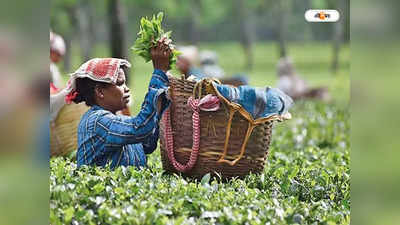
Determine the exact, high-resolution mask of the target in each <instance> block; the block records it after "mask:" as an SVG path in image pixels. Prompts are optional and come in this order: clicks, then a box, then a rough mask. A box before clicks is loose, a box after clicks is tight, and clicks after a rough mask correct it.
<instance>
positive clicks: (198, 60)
mask: <svg viewBox="0 0 400 225" xmlns="http://www.w3.org/2000/svg"><path fill="white" fill-rule="evenodd" d="M178 50H179V51H180V52H181V54H180V55H179V56H178V60H177V62H176V67H177V69H178V70H179V71H180V72H181V73H182V74H184V75H185V78H188V77H190V76H194V77H195V78H196V79H202V78H206V77H214V78H217V79H219V80H220V81H221V82H222V83H223V84H230V85H233V86H240V85H246V84H247V83H248V79H247V77H246V76H244V75H241V74H236V75H234V76H232V77H225V72H224V70H223V69H222V68H221V67H220V66H219V65H218V55H217V53H215V52H213V51H210V50H205V51H202V52H200V54H199V51H198V49H197V47H196V46H193V45H191V46H181V47H178Z"/></svg>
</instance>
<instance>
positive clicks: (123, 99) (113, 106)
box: [98, 68, 130, 113]
mask: <svg viewBox="0 0 400 225" xmlns="http://www.w3.org/2000/svg"><path fill="white" fill-rule="evenodd" d="M99 97H100V98H98V101H99V102H98V103H99V105H100V106H102V107H104V108H105V109H107V110H109V111H111V112H113V113H116V112H117V111H119V110H122V109H124V108H126V107H127V106H128V103H129V99H130V91H129V88H128V87H127V86H126V83H125V73H124V70H123V69H122V68H120V69H119V71H118V78H117V82H116V84H111V85H108V86H107V87H106V88H102V91H101V93H100V96H99Z"/></svg>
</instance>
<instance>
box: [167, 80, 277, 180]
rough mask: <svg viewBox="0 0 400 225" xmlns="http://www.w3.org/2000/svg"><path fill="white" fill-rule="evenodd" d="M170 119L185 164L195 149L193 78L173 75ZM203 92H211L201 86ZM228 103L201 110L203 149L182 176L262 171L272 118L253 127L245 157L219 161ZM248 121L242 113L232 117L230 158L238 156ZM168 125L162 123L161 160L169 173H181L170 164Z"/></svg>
mask: <svg viewBox="0 0 400 225" xmlns="http://www.w3.org/2000/svg"><path fill="white" fill-rule="evenodd" d="M169 80H170V96H171V99H172V104H171V106H170V119H171V126H172V130H173V137H174V152H175V158H176V160H177V161H178V162H180V163H182V164H185V163H186V162H187V161H188V160H189V157H190V153H191V150H192V143H193V139H192V113H193V111H192V109H191V108H190V107H189V106H188V105H187V101H188V98H189V97H190V96H192V94H193V89H194V86H195V82H194V81H189V80H185V79H178V78H174V77H170V79H169ZM202 93H203V95H202V96H204V95H206V94H208V93H207V91H206V89H205V88H203V89H202ZM228 107H229V106H228V105H227V104H225V103H221V107H220V109H219V110H218V111H216V112H205V111H200V135H201V137H200V149H199V156H198V159H197V162H196V164H195V165H194V167H193V168H192V169H191V170H190V171H188V172H185V173H184V174H183V175H184V176H188V177H194V178H201V177H202V176H203V175H204V174H206V173H211V174H213V173H214V172H217V173H219V174H220V175H221V176H222V177H224V178H229V177H244V176H246V175H248V174H249V173H250V172H252V173H261V172H262V171H263V169H264V164H265V160H266V157H267V154H268V148H269V144H270V140H271V131H272V125H273V122H272V121H267V122H265V123H263V124H261V125H258V126H256V127H255V128H254V130H253V132H252V134H251V136H250V138H249V140H248V143H247V145H246V150H245V153H244V155H243V157H242V158H241V159H240V160H239V161H238V162H237V163H236V164H235V165H233V166H231V165H229V164H228V163H224V162H217V161H218V160H219V159H220V158H221V156H222V153H223V150H224V145H225V137H226V131H227V125H228V120H229V108H228ZM248 124H249V123H248V121H247V120H246V119H244V118H243V117H242V116H241V115H240V114H239V113H236V114H235V115H234V117H233V120H232V126H231V132H230V138H229V142H228V153H227V155H226V157H225V159H227V160H234V159H236V158H238V155H239V154H240V149H241V147H242V144H243V141H244V137H245V135H246V131H247V129H248ZM164 134H165V124H163V123H161V125H160V142H161V159H162V164H163V168H164V170H165V171H167V172H168V173H178V171H177V170H176V169H175V168H174V167H173V165H172V164H171V163H170V160H169V158H168V155H167V149H166V140H165V139H164Z"/></svg>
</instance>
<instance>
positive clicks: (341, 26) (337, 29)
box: [330, 0, 350, 74]
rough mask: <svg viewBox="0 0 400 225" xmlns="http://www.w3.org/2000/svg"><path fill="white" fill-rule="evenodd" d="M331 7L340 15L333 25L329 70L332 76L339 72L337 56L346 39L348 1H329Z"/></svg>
mask: <svg viewBox="0 0 400 225" xmlns="http://www.w3.org/2000/svg"><path fill="white" fill-rule="evenodd" d="M330 2H331V4H332V6H333V7H335V9H337V10H338V11H339V13H340V16H341V18H340V20H339V21H338V22H336V23H335V26H334V32H333V39H332V41H333V56H332V64H331V70H332V72H333V73H334V74H336V73H337V71H338V70H339V54H340V49H341V46H342V44H343V42H344V41H345V40H346V39H347V38H346V37H345V35H346V34H347V33H348V32H346V29H347V28H348V27H347V26H346V21H348V13H349V10H348V9H349V3H350V2H349V1H348V0H336V1H332V0H331V1H330Z"/></svg>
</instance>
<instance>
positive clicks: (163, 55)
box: [150, 38, 172, 73]
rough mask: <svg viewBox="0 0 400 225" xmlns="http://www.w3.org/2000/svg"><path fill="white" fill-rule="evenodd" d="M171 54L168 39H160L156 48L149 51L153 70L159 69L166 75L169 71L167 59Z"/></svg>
mask: <svg viewBox="0 0 400 225" xmlns="http://www.w3.org/2000/svg"><path fill="white" fill-rule="evenodd" d="M171 52H172V51H171V49H170V48H169V46H168V39H166V38H161V39H160V40H159V41H158V43H157V46H155V47H154V48H152V49H151V51H150V54H151V58H152V61H153V67H154V69H159V70H162V71H164V72H165V73H166V72H167V71H168V70H169V69H170V64H169V58H170V56H171Z"/></svg>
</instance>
